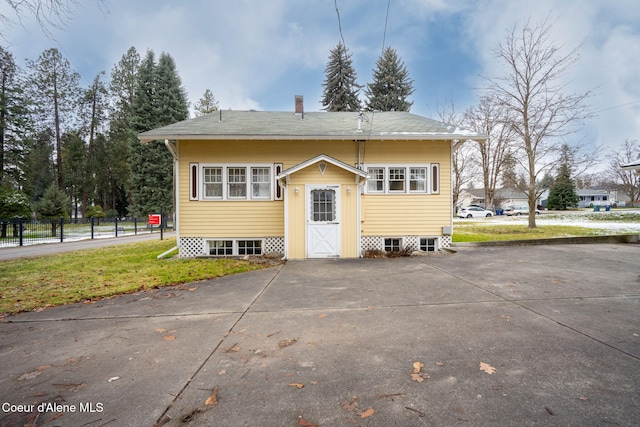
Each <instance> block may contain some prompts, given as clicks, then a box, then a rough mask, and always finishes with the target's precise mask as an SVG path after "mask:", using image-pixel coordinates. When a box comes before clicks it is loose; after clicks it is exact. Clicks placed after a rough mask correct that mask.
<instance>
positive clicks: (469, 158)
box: [437, 102, 478, 207]
mask: <svg viewBox="0 0 640 427" xmlns="http://www.w3.org/2000/svg"><path fill="white" fill-rule="evenodd" d="M437 112H438V117H439V118H440V121H441V122H443V123H447V124H450V125H455V126H462V117H461V116H460V115H459V114H458V113H456V109H455V103H454V102H451V103H450V105H447V106H442V107H441V106H438V108H437ZM471 144H473V142H471V141H467V142H465V141H462V142H460V143H458V144H456V145H454V147H453V153H452V154H451V172H452V180H453V182H452V193H453V206H454V207H455V206H457V205H458V200H459V198H460V190H461V189H462V188H463V187H465V186H469V185H470V184H471V183H472V181H473V179H474V178H475V177H476V176H477V173H478V168H477V165H478V161H477V159H476V152H475V149H474V148H473V147H472V145H471Z"/></svg>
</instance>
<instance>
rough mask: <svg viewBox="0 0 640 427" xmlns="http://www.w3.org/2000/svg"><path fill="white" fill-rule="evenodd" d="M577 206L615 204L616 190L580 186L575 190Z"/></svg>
mask: <svg viewBox="0 0 640 427" xmlns="http://www.w3.org/2000/svg"><path fill="white" fill-rule="evenodd" d="M577 193H578V207H579V208H592V207H594V206H606V205H617V204H618V203H619V201H618V196H617V191H615V190H613V191H612V190H600V189H594V188H581V189H578V190H577Z"/></svg>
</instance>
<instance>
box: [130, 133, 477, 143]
mask: <svg viewBox="0 0 640 427" xmlns="http://www.w3.org/2000/svg"><path fill="white" fill-rule="evenodd" d="M138 140H139V141H140V142H141V143H148V142H151V141H164V140H170V141H216V140H217V141H229V140H234V141H239V140H261V141H273V140H278V141H293V140H301V141H358V140H359V141H467V140H473V141H479V142H483V141H486V140H487V137H486V136H485V135H456V134H436V133H422V134H386V135H364V134H361V133H355V134H352V135H345V134H341V135H239V134H238V135H217V134H216V135H185V134H167V135H153V134H148V135H145V134H139V135H138Z"/></svg>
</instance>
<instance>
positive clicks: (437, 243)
mask: <svg viewBox="0 0 640 427" xmlns="http://www.w3.org/2000/svg"><path fill="white" fill-rule="evenodd" d="M422 239H433V240H434V242H433V244H434V248H435V251H433V252H438V251H439V250H440V238H439V237H438V236H420V237H418V249H419V250H423V249H422V247H421V246H422V245H421V244H420V242H421V240H422ZM425 252H429V251H425Z"/></svg>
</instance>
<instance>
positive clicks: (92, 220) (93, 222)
mask: <svg viewBox="0 0 640 427" xmlns="http://www.w3.org/2000/svg"><path fill="white" fill-rule="evenodd" d="M95 223H96V220H95V218H94V217H91V240H93V226H94V225H95Z"/></svg>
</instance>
